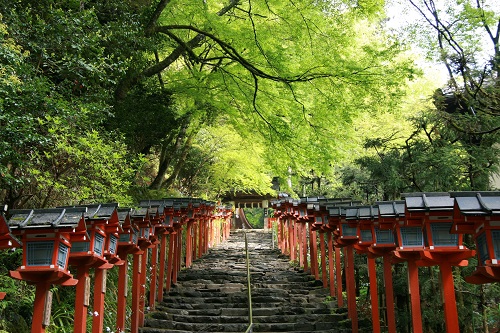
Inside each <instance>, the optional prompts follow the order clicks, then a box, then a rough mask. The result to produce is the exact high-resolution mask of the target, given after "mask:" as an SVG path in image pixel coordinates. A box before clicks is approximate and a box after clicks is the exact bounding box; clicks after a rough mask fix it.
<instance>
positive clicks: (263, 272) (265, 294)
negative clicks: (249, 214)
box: [140, 232, 350, 333]
mask: <svg viewBox="0 0 500 333" xmlns="http://www.w3.org/2000/svg"><path fill="white" fill-rule="evenodd" d="M247 236H248V244H249V249H250V279H251V286H252V307H253V312H252V317H253V321H254V327H253V332H303V333H308V332H319V333H321V332H324V333H327V332H329V333H344V332H349V331H350V330H349V327H350V325H347V326H346V314H345V313H343V312H336V311H335V307H334V305H335V303H334V302H326V301H325V300H326V299H327V296H328V295H329V292H328V290H327V289H325V288H323V286H322V282H321V281H316V280H315V279H314V277H312V276H310V275H309V274H307V273H305V272H303V270H299V269H296V268H293V267H291V266H290V263H289V259H288V258H287V257H285V256H283V255H281V253H280V251H278V250H273V249H270V247H271V235H270V234H269V233H262V232H249V233H248V234H247ZM243 248H244V240H243V234H242V233H239V232H232V233H231V238H230V240H229V241H226V242H224V243H223V244H221V245H220V246H219V247H217V248H212V249H210V251H209V253H208V254H206V255H205V256H204V257H203V258H201V259H197V260H195V262H194V263H193V266H192V267H191V268H190V269H186V270H183V271H181V272H180V273H179V275H178V280H177V283H176V284H175V286H173V287H172V288H171V290H170V291H169V292H168V293H166V294H165V296H164V299H163V302H161V303H160V304H157V306H156V309H155V311H153V312H151V313H148V314H147V315H146V319H145V327H143V328H141V329H140V332H141V333H169V332H172V333H174V332H177V333H182V332H221V333H222V332H239V333H241V332H245V330H246V329H247V327H248V317H249V316H248V291H247V287H248V286H247V266H246V258H245V255H244V253H243V250H242V249H243ZM347 323H348V321H347ZM348 324H349V323H348ZM346 327H347V328H346Z"/></svg>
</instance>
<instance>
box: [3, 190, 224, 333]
mask: <svg viewBox="0 0 500 333" xmlns="http://www.w3.org/2000/svg"><path fill="white" fill-rule="evenodd" d="M231 214H232V210H231V207H227V206H220V205H216V203H214V202H209V201H205V200H201V199H196V198H170V199H161V200H146V201H141V202H140V203H139V206H138V208H136V209H130V208H119V207H118V205H117V204H115V203H112V204H97V205H83V206H73V207H58V208H51V209H33V210H32V209H27V210H9V211H7V213H6V214H5V215H4V214H3V213H2V214H1V215H0V248H1V249H7V248H22V251H23V259H22V265H21V266H20V267H19V268H18V269H17V270H15V271H11V272H10V275H11V277H13V278H15V279H19V280H24V281H27V282H29V283H32V284H35V285H36V295H35V302H34V309H33V321H32V327H31V332H32V333H34V332H36V333H40V332H45V327H47V326H48V325H49V324H50V308H51V293H50V287H51V285H63V286H76V301H75V313H74V332H75V333H84V332H86V325H87V314H88V313H89V307H90V290H91V288H90V284H91V281H90V276H91V275H90V270H91V269H93V270H94V281H93V282H92V283H93V286H94V294H93V300H94V302H93V309H92V311H90V312H91V313H93V317H92V332H94V333H97V332H99V333H101V332H103V312H104V296H105V292H106V290H105V286H106V272H107V270H108V269H110V268H112V267H114V266H118V267H119V280H118V304H117V314H116V330H115V331H116V332H122V331H125V322H126V318H125V316H126V306H127V290H128V287H129V286H128V279H127V270H128V265H129V262H128V261H129V260H128V258H129V255H131V256H132V258H133V263H132V264H133V275H132V277H133V278H132V282H131V287H132V289H131V290H132V300H131V308H132V314H131V318H130V322H131V327H130V332H133V333H135V332H138V329H139V327H140V326H142V325H143V323H144V311H145V308H146V307H150V308H154V306H155V302H156V301H157V300H158V301H160V300H161V299H162V298H163V292H164V290H167V291H168V290H169V289H170V287H171V285H172V283H175V282H176V280H177V273H178V272H179V271H180V269H181V265H182V264H184V265H185V266H186V267H189V266H191V264H192V261H193V259H196V258H198V257H201V256H202V255H203V254H204V253H206V252H207V251H208V248H209V247H211V246H213V245H215V244H216V243H217V242H219V241H221V240H223V239H226V238H227V237H228V236H229V228H230V218H231ZM216 219H219V220H221V221H222V223H220V224H218V228H217V227H215V224H214V221H215V220H216ZM183 233H185V237H183V235H182V234H183ZM167 236H168V239H167ZM183 239H185V240H186V244H185V248H186V250H185V262H183V263H181V260H182V259H183V258H181V255H182V247H183V244H182V242H183ZM167 242H168V244H167ZM167 245H168V258H167V251H166V250H167ZM150 252H151V258H150V259H149V258H148V254H149V253H150ZM148 263H149V264H150V265H151V266H150V267H148ZM70 267H73V268H76V277H75V276H74V275H73V274H71V272H70V270H69V268H70ZM148 272H151V273H150V274H149V275H150V276H149V281H150V283H149V299H146V281H147V279H146V276H147V275H148ZM157 286H158V288H157ZM3 296H5V293H3V294H0V297H2V298H3Z"/></svg>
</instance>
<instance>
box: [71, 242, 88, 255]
mask: <svg viewBox="0 0 500 333" xmlns="http://www.w3.org/2000/svg"><path fill="white" fill-rule="evenodd" d="M89 248H90V242H73V243H71V250H70V252H71V253H75V252H88V251H89Z"/></svg>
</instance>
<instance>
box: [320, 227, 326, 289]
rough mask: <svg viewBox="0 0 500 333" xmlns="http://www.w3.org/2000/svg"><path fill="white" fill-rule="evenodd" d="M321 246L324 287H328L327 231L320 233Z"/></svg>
mask: <svg viewBox="0 0 500 333" xmlns="http://www.w3.org/2000/svg"><path fill="white" fill-rule="evenodd" d="M319 248H320V251H321V278H322V280H323V288H326V287H328V277H327V275H326V249H325V233H324V232H320V233H319Z"/></svg>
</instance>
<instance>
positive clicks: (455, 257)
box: [396, 193, 474, 333]
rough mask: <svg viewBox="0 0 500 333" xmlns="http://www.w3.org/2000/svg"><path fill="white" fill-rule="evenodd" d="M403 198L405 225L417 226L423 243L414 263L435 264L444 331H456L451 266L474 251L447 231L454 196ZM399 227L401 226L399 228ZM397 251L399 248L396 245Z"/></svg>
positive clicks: (420, 195) (456, 315)
mask: <svg viewBox="0 0 500 333" xmlns="http://www.w3.org/2000/svg"><path fill="white" fill-rule="evenodd" d="M403 197H404V198H405V201H406V203H405V205H406V210H405V216H406V223H407V224H408V225H414V226H415V227H414V228H417V230H418V229H420V230H421V231H422V232H423V233H424V235H425V237H424V246H423V248H422V249H421V250H419V251H417V253H418V255H419V256H420V261H417V262H416V263H417V265H423V266H424V265H425V266H432V265H438V266H439V270H440V276H441V281H440V282H441V289H442V297H443V306H444V315H445V323H446V332H448V333H451V332H458V331H459V326H458V313H457V307H456V301H455V288H454V282H453V274H452V266H466V265H467V264H468V261H467V259H468V258H470V257H472V256H473V255H474V251H473V250H469V249H468V248H467V247H465V246H464V245H463V235H462V234H453V233H451V232H450V231H451V228H452V224H453V209H454V199H453V198H452V197H450V195H449V194H448V193H410V194H403ZM401 230H402V229H401ZM396 251H397V252H398V253H399V252H401V251H400V250H399V249H396Z"/></svg>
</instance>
